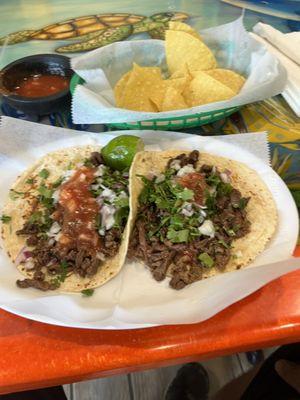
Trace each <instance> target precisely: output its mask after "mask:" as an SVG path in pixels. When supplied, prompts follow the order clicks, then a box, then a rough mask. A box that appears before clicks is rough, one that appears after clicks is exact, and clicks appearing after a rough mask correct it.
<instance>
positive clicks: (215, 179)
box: [206, 173, 222, 186]
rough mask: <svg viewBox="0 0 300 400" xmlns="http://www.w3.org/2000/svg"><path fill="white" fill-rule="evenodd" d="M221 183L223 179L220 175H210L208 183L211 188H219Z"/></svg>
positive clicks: (207, 179)
mask: <svg viewBox="0 0 300 400" xmlns="http://www.w3.org/2000/svg"><path fill="white" fill-rule="evenodd" d="M221 182H222V181H221V178H220V177H219V176H218V175H216V174H213V173H212V174H211V175H209V177H208V178H206V183H207V184H208V185H209V186H218V185H219V183H221Z"/></svg>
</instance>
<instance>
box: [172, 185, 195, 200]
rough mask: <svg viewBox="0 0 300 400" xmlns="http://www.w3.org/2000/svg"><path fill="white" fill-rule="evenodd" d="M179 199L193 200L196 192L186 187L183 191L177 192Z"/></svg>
mask: <svg viewBox="0 0 300 400" xmlns="http://www.w3.org/2000/svg"><path fill="white" fill-rule="evenodd" d="M176 196H177V198H178V199H182V200H192V199H193V198H194V192H193V191H192V190H191V189H187V188H184V189H183V190H182V191H180V192H178V193H177V194H176Z"/></svg>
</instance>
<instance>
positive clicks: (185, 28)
mask: <svg viewBox="0 0 300 400" xmlns="http://www.w3.org/2000/svg"><path fill="white" fill-rule="evenodd" d="M169 30H171V31H181V32H186V33H189V34H190V35H192V36H194V37H195V38H197V39H200V40H202V38H201V36H200V35H199V33H198V32H197V31H195V29H193V28H192V27H191V26H190V25H188V24H185V23H184V22H180V21H170V22H169Z"/></svg>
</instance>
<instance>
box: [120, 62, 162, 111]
mask: <svg viewBox="0 0 300 400" xmlns="http://www.w3.org/2000/svg"><path fill="white" fill-rule="evenodd" d="M161 85H163V79H162V76H161V71H160V68H158V67H140V66H139V65H137V64H134V65H133V69H132V71H131V73H130V76H129V78H128V80H127V83H126V85H125V87H124V93H123V96H122V102H121V104H118V103H117V106H119V107H122V108H127V109H129V110H135V111H151V112H155V111H157V109H156V108H155V106H154V104H153V102H152V101H150V97H151V96H152V95H153V97H154V98H156V93H157V92H158V91H159V90H160V89H159V88H160V87H161ZM157 97H158V96H157ZM161 97H163V96H162V95H161ZM152 100H153V99H152Z"/></svg>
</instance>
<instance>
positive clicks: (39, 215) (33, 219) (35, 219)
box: [29, 211, 43, 223]
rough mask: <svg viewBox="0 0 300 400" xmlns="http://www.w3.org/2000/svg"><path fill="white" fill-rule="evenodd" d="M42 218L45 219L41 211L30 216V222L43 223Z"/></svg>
mask: <svg viewBox="0 0 300 400" xmlns="http://www.w3.org/2000/svg"><path fill="white" fill-rule="evenodd" d="M42 218H43V213H42V212H41V211H35V212H33V213H32V214H31V215H30V218H29V222H30V223H35V222H41V220H42Z"/></svg>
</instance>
